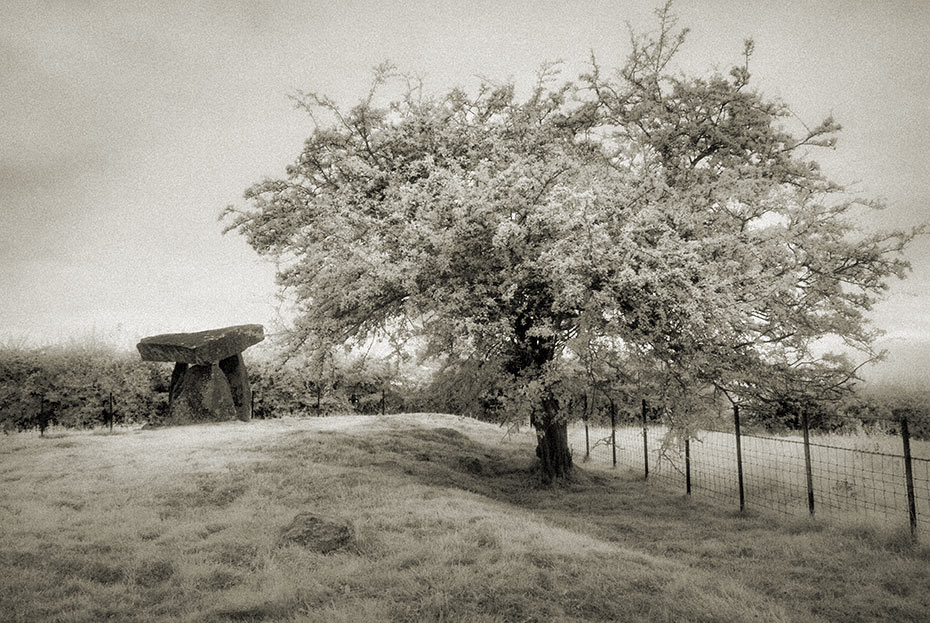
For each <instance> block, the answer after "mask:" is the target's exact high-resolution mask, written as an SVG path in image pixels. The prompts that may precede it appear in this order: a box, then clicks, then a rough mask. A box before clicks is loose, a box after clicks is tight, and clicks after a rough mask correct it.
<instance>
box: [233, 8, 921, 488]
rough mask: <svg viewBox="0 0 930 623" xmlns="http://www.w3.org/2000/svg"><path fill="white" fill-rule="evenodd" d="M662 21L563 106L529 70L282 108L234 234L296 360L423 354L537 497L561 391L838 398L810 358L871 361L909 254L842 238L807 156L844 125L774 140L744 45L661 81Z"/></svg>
mask: <svg viewBox="0 0 930 623" xmlns="http://www.w3.org/2000/svg"><path fill="white" fill-rule="evenodd" d="M658 15H659V26H658V30H657V32H656V33H653V34H651V35H644V36H633V37H632V38H631V40H632V51H631V53H630V55H629V57H628V58H627V60H626V62H625V63H624V64H622V65H621V66H620V67H619V68H616V69H612V70H605V69H603V68H602V67H601V66H600V64H599V63H598V62H597V61H596V59H594V58H592V59H591V62H590V68H589V71H588V72H587V73H585V74H583V75H580V76H578V77H576V78H575V79H573V80H570V81H567V82H559V80H560V76H559V73H558V71H557V66H553V65H549V66H545V67H544V68H543V69H542V70H541V71H540V72H539V75H538V77H537V81H536V83H535V86H534V87H533V88H532V89H530V92H529V93H528V94H527V95H524V96H520V95H519V94H518V89H517V88H516V87H515V85H514V84H512V83H504V84H492V83H490V82H486V83H484V84H482V85H481V86H480V88H479V89H478V90H477V91H476V92H471V93H469V92H466V91H465V90H463V89H453V90H452V91H450V92H448V93H445V94H442V95H427V94H425V93H424V90H423V88H422V85H421V84H420V83H419V82H417V81H411V80H410V79H407V81H406V85H407V88H405V89H404V90H403V93H402V94H401V95H399V96H398V97H396V98H394V99H393V100H387V101H386V100H385V98H384V97H383V96H382V94H383V93H384V91H385V90H388V88H389V86H390V84H391V81H392V80H397V76H395V75H394V73H393V70H392V68H391V67H390V66H383V67H381V68H379V69H378V70H377V71H376V73H375V78H374V81H373V86H372V89H371V91H370V92H369V93H368V95H367V96H366V97H365V98H363V99H362V101H361V102H359V103H358V104H357V105H356V106H354V107H352V108H350V109H344V108H342V107H340V106H338V105H337V104H336V103H334V102H332V101H331V100H329V99H327V98H326V97H324V96H321V95H318V94H314V93H302V94H301V95H300V96H299V97H297V98H296V101H297V103H298V104H299V105H300V106H301V107H303V108H304V109H306V110H307V111H308V113H310V114H311V115H312V117H313V119H314V121H315V122H316V123H315V126H316V127H315V129H314V131H313V133H312V135H311V136H310V137H309V138H308V139H307V140H306V142H305V144H304V147H303V150H302V152H301V153H300V155H299V156H298V158H297V160H296V161H295V162H294V163H293V164H292V165H291V166H289V167H288V168H287V171H286V175H284V176H282V177H280V178H276V179H265V180H263V181H261V182H259V183H257V184H255V185H254V186H252V187H251V188H249V190H248V191H247V192H246V200H247V201H248V207H247V208H245V209H238V208H234V207H231V208H229V209H228V210H227V221H228V229H230V230H235V231H238V232H239V233H241V234H243V235H244V236H245V237H246V239H247V240H248V242H249V243H250V244H251V246H253V247H254V248H255V250H256V251H258V252H259V253H260V254H262V255H265V256H268V257H271V258H274V259H275V260H277V261H278V262H279V266H280V270H279V273H278V280H279V283H280V285H281V286H282V287H283V288H285V289H286V290H287V291H288V292H289V293H290V295H291V296H292V297H293V299H294V300H295V301H296V303H297V305H298V315H297V318H296V321H295V330H294V335H293V337H294V340H295V342H294V344H295V347H296V346H297V345H300V344H333V343H343V342H346V341H351V340H355V341H362V340H365V339H368V338H372V337H378V338H381V339H389V340H392V341H393V342H395V343H398V344H400V343H406V342H409V341H410V340H413V339H416V340H417V341H418V343H419V344H421V345H423V347H424V353H425V355H426V356H432V357H439V358H441V359H442V361H443V362H444V364H445V365H446V366H447V367H449V368H451V369H454V370H457V371H458V372H459V374H460V377H461V378H463V379H464V378H470V379H472V380H473V381H474V383H473V385H471V386H473V387H476V388H478V389H476V390H475V391H474V395H475V396H476V398H480V404H481V406H482V408H485V409H497V410H499V411H500V412H501V413H505V414H507V415H508V416H510V417H520V418H526V417H529V418H530V421H531V422H532V423H533V425H534V426H535V427H536V430H537V436H538V439H539V446H538V448H537V455H538V456H539V458H540V461H541V467H542V473H543V475H544V477H545V478H546V479H551V478H554V477H560V476H565V475H568V474H570V471H571V457H570V455H569V452H568V447H567V440H566V437H565V433H566V430H565V423H566V419H567V416H566V408H565V407H566V405H567V402H568V401H569V400H570V396H571V395H572V393H573V392H577V383H576V382H574V381H573V379H575V380H577V379H578V378H582V377H584V376H587V377H588V378H590V379H591V380H592V381H593V382H594V383H595V384H597V383H600V384H601V385H602V386H609V385H611V384H616V383H622V382H628V381H630V380H631V379H632V380H634V381H635V382H637V383H643V384H647V383H652V384H653V385H655V384H656V383H658V384H660V385H661V386H662V387H663V388H665V390H667V393H668V394H669V395H673V394H674V395H678V396H679V397H687V396H688V395H690V394H693V393H694V392H695V391H696V390H697V388H700V387H708V386H709V387H714V388H717V389H719V390H721V391H723V392H726V393H727V394H728V395H730V396H733V397H737V398H740V399H746V398H748V397H756V398H760V397H761V398H764V397H766V396H771V395H775V394H778V393H779V392H784V391H791V390H792V388H796V387H801V386H804V385H805V384H807V385H810V384H812V383H813V384H814V386H816V387H817V388H819V389H818V390H826V389H829V388H832V387H838V386H842V385H843V383H844V382H845V381H847V380H848V379H849V378H850V375H851V364H850V363H849V362H848V361H847V360H845V359H844V358H842V357H830V356H826V357H825V356H818V355H817V354H816V352H815V350H814V348H813V347H814V346H815V345H816V343H817V341H818V340H819V339H821V338H823V337H824V336H828V335H835V336H839V337H840V338H842V339H843V340H844V341H845V342H846V344H848V345H849V346H850V347H852V348H854V349H858V350H860V351H863V352H866V353H869V354H871V353H872V351H871V342H872V339H873V337H874V335H873V332H872V331H871V329H870V327H869V323H868V322H867V319H866V317H865V315H864V314H865V312H866V311H868V310H869V309H870V307H871V305H872V304H873V302H874V301H875V300H876V297H878V296H879V295H880V294H881V292H882V291H883V290H884V289H885V288H886V287H887V281H888V279H889V278H890V277H892V276H903V274H904V272H905V270H906V268H907V264H906V262H905V261H904V260H903V259H902V257H901V255H900V251H901V250H902V248H903V246H904V245H905V244H906V243H907V241H908V240H909V239H910V237H911V235H912V234H911V233H907V232H881V233H875V234H866V233H864V232H862V231H860V230H859V229H858V228H857V227H856V224H855V220H854V219H853V218H852V217H851V214H852V212H853V209H854V207H855V206H856V205H862V204H864V202H862V201H860V200H858V199H855V198H850V197H848V196H847V195H845V194H844V192H843V190H844V189H843V188H841V187H840V186H838V185H837V184H835V183H833V182H832V181H830V180H829V179H827V178H826V177H825V176H824V174H823V173H822V172H821V170H820V167H819V166H818V165H817V163H816V162H815V161H813V160H812V159H810V156H809V151H810V149H811V148H814V147H831V146H832V145H833V144H834V141H835V137H836V133H837V132H838V131H839V129H840V127H839V125H838V124H837V123H836V122H834V121H833V120H832V119H830V118H828V119H826V120H825V121H824V122H823V123H821V124H819V125H817V126H816V127H814V128H812V129H809V130H807V131H805V132H804V133H802V134H801V135H800V136H794V135H793V134H792V133H791V132H789V131H788V130H787V129H785V127H784V126H785V125H786V124H785V121H786V120H787V119H789V118H790V115H791V113H790V110H789V109H788V107H787V106H786V105H785V104H783V103H781V102H778V101H775V100H772V99H769V98H766V97H765V96H764V95H763V94H761V93H759V92H758V91H755V90H753V89H751V88H750V87H749V81H750V72H749V61H750V58H751V54H752V43H751V42H747V43H746V48H745V50H744V61H743V63H742V64H741V65H739V66H737V67H734V68H733V70H732V71H731V72H730V73H729V74H728V75H726V76H724V75H712V76H709V77H685V76H679V75H675V74H673V73H672V71H671V70H670V69H669V65H670V63H671V61H672V59H673V58H674V56H675V54H676V52H677V51H678V49H679V47H680V46H681V45H682V44H683V43H684V40H685V35H686V31H677V30H676V25H675V19H674V17H673V15H672V14H671V12H670V10H669V7H668V6H666V7H665V8H664V9H662V10H660V11H659V12H658ZM865 205H869V206H870V207H877V206H875V205H874V204H868V203H867V202H865ZM466 385H467V384H466ZM476 404H477V403H476ZM524 421H525V420H524Z"/></svg>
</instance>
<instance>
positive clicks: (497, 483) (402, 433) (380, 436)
mask: <svg viewBox="0 0 930 623" xmlns="http://www.w3.org/2000/svg"><path fill="white" fill-rule="evenodd" d="M385 428H386V430H385ZM310 439H313V440H314V443H313V444H310V445H311V446H314V447H316V448H317V449H318V450H317V451H320V452H323V453H325V455H326V456H325V458H326V460H328V461H329V462H331V463H335V464H341V465H345V466H348V467H354V468H360V469H361V470H362V471H363V472H364V471H365V470H367V469H372V470H376V471H377V472H380V473H383V474H389V475H393V476H397V478H399V479H400V480H401V481H403V480H404V479H411V480H412V481H414V482H416V483H417V484H421V485H425V486H428V487H431V488H441V489H451V490H456V489H457V490H461V491H466V492H469V493H472V494H476V495H480V496H483V497H485V498H488V499H489V500H493V501H495V502H497V503H503V504H506V505H510V506H512V507H514V508H517V509H521V510H524V511H530V512H531V513H532V514H533V517H534V519H536V520H540V521H543V522H544V523H546V524H547V525H550V526H552V527H554V528H561V529H565V530H570V531H572V532H574V533H577V534H582V535H586V536H589V537H592V538H595V539H599V540H602V541H606V542H611V543H615V544H617V545H619V546H621V547H626V548H630V549H634V550H639V551H642V552H644V553H647V554H651V555H655V556H660V557H662V558H667V559H671V560H675V561H677V562H680V563H682V564H685V565H688V566H691V567H694V568H698V569H703V570H707V571H710V572H712V573H719V574H722V575H725V576H728V577H733V578H737V579H739V581H741V582H743V583H745V584H746V585H747V586H749V587H751V588H752V589H753V590H755V591H758V592H760V593H762V594H766V595H768V596H769V597H771V598H774V599H777V600H778V601H780V602H781V603H782V604H784V605H786V606H787V607H789V608H791V609H792V610H793V612H794V614H795V615H797V616H800V617H802V618H803V617H804V616H809V614H810V613H813V612H819V613H821V614H826V615H827V617H828V618H830V619H833V618H834V617H837V620H845V619H847V617H852V618H851V619H848V620H854V619H855V618H856V616H857V614H856V613H857V612H862V610H861V609H862V608H868V603H870V602H871V600H872V599H873V597H870V596H869V594H868V592H867V591H866V592H863V591H862V590H860V589H859V588H857V586H858V585H861V584H862V583H863V582H864V583H869V584H872V585H874V587H875V590H876V591H882V590H885V589H882V588H881V587H882V586H891V587H892V588H895V587H897V588H898V589H900V587H898V586H897V585H894V586H892V584H889V582H888V581H887V580H888V578H889V577H891V576H895V575H898V574H899V572H900V569H901V564H900V563H901V558H902V556H903V557H905V558H907V559H909V563H908V564H909V565H910V566H912V567H921V568H925V567H927V564H926V563H927V562H930V549H928V548H927V547H923V546H920V545H919V544H912V545H910V546H908V547H905V548H903V549H902V547H901V541H900V539H895V538H891V539H888V538H883V537H881V536H880V535H879V534H878V533H876V532H874V531H865V532H863V531H861V530H859V531H843V530H841V529H838V530H830V529H828V528H827V527H825V525H824V524H822V523H819V522H812V521H808V520H797V519H788V518H783V517H779V516H775V515H771V514H768V513H755V512H753V511H749V512H745V513H739V512H738V511H736V510H735V509H734V510H728V509H724V508H722V507H720V506H714V505H711V504H708V503H705V502H703V501H701V500H694V499H691V498H689V497H687V496H686V495H684V493H683V492H677V491H674V490H672V489H671V488H669V487H668V486H667V485H663V484H662V483H654V482H646V481H644V480H643V478H642V476H641V475H640V474H635V473H633V472H629V471H626V470H623V469H622V468H621V469H619V470H618V471H616V472H612V471H607V470H601V469H596V468H594V469H586V468H585V466H584V465H583V464H579V465H576V467H575V477H574V478H573V479H572V480H571V481H569V482H563V483H560V484H557V485H555V486H549V487H544V486H541V485H540V484H539V480H538V478H537V477H536V474H535V472H534V464H535V460H534V457H533V448H532V445H531V444H515V443H514V444H505V445H503V446H502V445H500V444H489V443H483V442H481V441H478V440H476V439H474V438H472V437H470V436H468V435H466V434H464V433H462V432H461V431H459V430H455V429H453V428H443V427H426V426H418V425H416V424H407V423H401V422H392V423H390V424H388V425H387V426H386V427H385V426H382V427H379V428H378V429H377V432H376V433H375V434H371V435H367V434H358V433H355V434H352V433H345V432H332V431H327V432H315V433H312V434H308V435H307V441H309V440H310ZM298 443H299V442H298ZM310 451H311V452H312V451H313V450H312V449H311V450H310ZM321 458H323V457H321ZM851 568H852V569H858V570H859V572H858V574H859V575H858V576H857V577H856V578H855V579H853V578H852V577H850V576H849V569H851ZM928 578H930V576H928V574H927V573H926V572H924V573H921V574H919V575H918V576H917V577H913V578H912V583H913V584H914V586H915V587H916V586H917V585H923V584H924V583H926V582H927V581H928ZM854 583H856V585H854ZM892 588H888V589H887V590H888V591H890V592H894V591H892ZM898 592H899V593H900V590H898ZM787 595H791V599H787V597H786V596H787ZM883 597H887V596H883ZM889 599H890V600H891V601H894V598H893V597H891V598H889ZM860 602H861V603H860ZM867 602H868V603H867ZM885 603H889V602H885ZM915 605H916V604H910V606H909V607H905V608H904V610H901V611H900V612H899V614H901V615H902V616H903V619H902V620H906V619H907V618H908V614H907V613H909V612H912V607H913V606H915ZM866 620H867V619H866Z"/></svg>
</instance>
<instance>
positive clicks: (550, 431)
mask: <svg viewBox="0 0 930 623" xmlns="http://www.w3.org/2000/svg"><path fill="white" fill-rule="evenodd" d="M533 427H534V428H535V429H536V456H537V457H538V458H539V475H540V479H541V480H542V482H543V483H545V484H550V483H552V482H553V481H554V480H557V479H559V480H561V479H566V478H571V476H572V454H571V450H569V447H568V424H567V423H566V422H563V421H554V418H552V417H551V416H548V417H545V418H533Z"/></svg>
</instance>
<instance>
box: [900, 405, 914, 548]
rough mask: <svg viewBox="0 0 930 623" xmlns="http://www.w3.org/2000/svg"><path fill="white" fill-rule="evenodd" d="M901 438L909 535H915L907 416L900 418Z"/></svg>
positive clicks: (912, 478)
mask: <svg viewBox="0 0 930 623" xmlns="http://www.w3.org/2000/svg"><path fill="white" fill-rule="evenodd" d="M901 440H902V441H903V442H904V478H905V480H906V481H907V515H908V519H909V520H910V523H911V535H913V536H916V535H917V504H916V501H915V499H914V472H913V468H912V466H911V433H910V431H909V430H908V428H907V418H906V417H903V418H901Z"/></svg>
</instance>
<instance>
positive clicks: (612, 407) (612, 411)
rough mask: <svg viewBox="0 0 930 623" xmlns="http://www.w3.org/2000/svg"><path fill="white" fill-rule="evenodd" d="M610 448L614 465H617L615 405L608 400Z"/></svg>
mask: <svg viewBox="0 0 930 623" xmlns="http://www.w3.org/2000/svg"><path fill="white" fill-rule="evenodd" d="M610 448H611V451H612V453H613V462H614V467H616V466H617V405H615V404H614V401H613V400H611V401H610Z"/></svg>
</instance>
